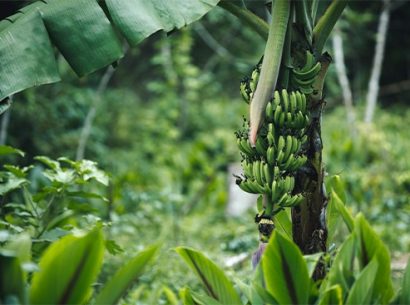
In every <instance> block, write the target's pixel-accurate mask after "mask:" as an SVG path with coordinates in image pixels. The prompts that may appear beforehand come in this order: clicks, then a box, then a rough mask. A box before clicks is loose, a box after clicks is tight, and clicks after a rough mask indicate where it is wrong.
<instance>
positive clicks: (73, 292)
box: [30, 228, 104, 305]
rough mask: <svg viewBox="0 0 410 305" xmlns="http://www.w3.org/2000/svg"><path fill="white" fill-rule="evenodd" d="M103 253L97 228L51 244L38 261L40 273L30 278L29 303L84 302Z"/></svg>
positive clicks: (102, 242)
mask: <svg viewBox="0 0 410 305" xmlns="http://www.w3.org/2000/svg"><path fill="white" fill-rule="evenodd" d="M103 254H104V241H103V235H102V232H101V229H100V228H95V229H93V230H92V231H90V232H89V233H88V234H85V235H79V236H77V235H68V236H65V237H63V238H62V239H60V240H58V241H56V242H55V243H53V244H51V246H49V247H48V248H47V250H46V251H45V252H44V254H43V256H42V257H41V259H40V262H39V268H40V271H39V272H38V273H35V274H34V276H33V280H32V285H31V291H30V303H31V304H56V305H57V304H82V303H84V301H85V300H86V299H88V298H89V297H90V294H91V292H92V290H91V284H92V283H93V281H94V280H95V278H96V276H97V274H98V273H99V271H100V267H101V263H102V259H103ZM44 287H47V289H44Z"/></svg>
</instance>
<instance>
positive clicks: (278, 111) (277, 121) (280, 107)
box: [273, 105, 282, 126]
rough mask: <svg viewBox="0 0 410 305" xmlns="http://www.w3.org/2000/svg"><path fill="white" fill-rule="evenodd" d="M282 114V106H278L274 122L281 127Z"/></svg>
mask: <svg viewBox="0 0 410 305" xmlns="http://www.w3.org/2000/svg"><path fill="white" fill-rule="evenodd" d="M281 114H282V106H280V105H278V106H276V108H275V111H274V113H273V122H274V123H275V124H276V125H278V126H279V119H280V115H281Z"/></svg>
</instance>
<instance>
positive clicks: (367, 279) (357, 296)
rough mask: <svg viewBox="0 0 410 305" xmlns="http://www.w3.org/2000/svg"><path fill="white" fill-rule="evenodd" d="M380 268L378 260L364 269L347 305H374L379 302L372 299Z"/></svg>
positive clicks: (354, 285)
mask: <svg viewBox="0 0 410 305" xmlns="http://www.w3.org/2000/svg"><path fill="white" fill-rule="evenodd" d="M378 267H379V264H378V263H377V260H376V259H373V260H372V261H371V262H370V263H369V264H368V265H367V266H366V268H364V269H363V271H362V272H361V273H360V274H359V276H358V277H357V279H356V281H355V282H354V284H353V286H352V288H351V290H350V292H349V295H348V297H347V300H346V304H363V305H365V304H374V303H375V301H376V300H378V299H371V296H372V292H373V288H374V284H375V280H374V279H375V276H376V273H377V269H378Z"/></svg>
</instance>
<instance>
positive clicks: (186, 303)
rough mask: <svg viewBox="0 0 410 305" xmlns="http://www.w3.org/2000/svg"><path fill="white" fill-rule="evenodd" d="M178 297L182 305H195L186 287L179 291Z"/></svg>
mask: <svg viewBox="0 0 410 305" xmlns="http://www.w3.org/2000/svg"><path fill="white" fill-rule="evenodd" d="M179 296H180V298H181V300H182V304H183V305H197V304H198V303H195V302H194V299H193V298H192V295H191V291H190V290H189V288H188V287H184V288H182V289H181V290H180V291H179Z"/></svg>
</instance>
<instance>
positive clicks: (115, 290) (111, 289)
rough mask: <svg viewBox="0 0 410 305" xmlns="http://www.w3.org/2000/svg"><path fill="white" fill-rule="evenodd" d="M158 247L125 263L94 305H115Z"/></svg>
mask: <svg viewBox="0 0 410 305" xmlns="http://www.w3.org/2000/svg"><path fill="white" fill-rule="evenodd" d="M157 251H158V246H151V247H149V248H147V249H146V250H144V251H142V252H140V253H139V254H138V255H137V256H135V257H134V258H132V259H131V260H129V261H128V262H126V263H125V264H124V265H123V266H122V267H121V268H120V269H119V270H118V271H117V272H116V273H115V274H114V276H113V277H112V278H111V279H110V280H109V281H108V282H107V284H106V285H105V286H104V288H103V289H102V290H101V292H100V294H99V295H98V296H97V297H96V299H95V302H94V304H96V305H98V304H101V305H109V304H112V305H115V304H117V302H118V300H119V299H120V298H121V297H122V296H124V294H125V292H126V291H127V289H128V288H130V286H131V285H132V284H134V283H135V281H136V280H137V279H138V277H139V276H141V273H142V271H143V270H144V268H146V266H147V265H148V263H149V262H150V261H151V260H152V259H153V257H154V256H155V253H156V252H157Z"/></svg>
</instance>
